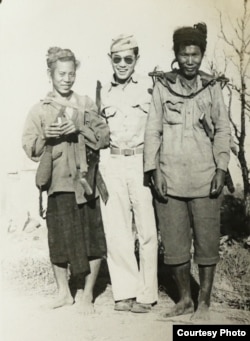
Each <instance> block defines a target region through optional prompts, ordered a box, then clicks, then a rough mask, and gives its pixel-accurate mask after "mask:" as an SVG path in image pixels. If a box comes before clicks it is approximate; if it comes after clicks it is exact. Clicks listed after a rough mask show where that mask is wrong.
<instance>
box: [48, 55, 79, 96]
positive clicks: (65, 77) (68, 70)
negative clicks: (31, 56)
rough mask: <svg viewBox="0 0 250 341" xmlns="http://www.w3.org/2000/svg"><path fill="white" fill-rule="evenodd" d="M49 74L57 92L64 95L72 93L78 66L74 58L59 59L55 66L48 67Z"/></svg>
mask: <svg viewBox="0 0 250 341" xmlns="http://www.w3.org/2000/svg"><path fill="white" fill-rule="evenodd" d="M48 74H49V77H50V78H51V80H52V85H53V91H54V92H55V93H57V94H59V95H60V96H63V97H65V96H67V95H69V94H70V90H71V88H72V86H73V85H74V82H75V78H76V66H75V63H74V62H73V61H72V60H68V61H60V60H57V61H56V62H55V64H54V65H53V68H51V69H48Z"/></svg>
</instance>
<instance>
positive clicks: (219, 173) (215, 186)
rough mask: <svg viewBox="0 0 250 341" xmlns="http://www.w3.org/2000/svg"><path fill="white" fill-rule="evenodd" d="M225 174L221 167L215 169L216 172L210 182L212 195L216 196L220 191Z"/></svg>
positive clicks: (223, 183)
mask: <svg viewBox="0 0 250 341" xmlns="http://www.w3.org/2000/svg"><path fill="white" fill-rule="evenodd" d="M225 175H226V172H225V171H223V170H222V169H219V168H218V169H217V170H216V173H215V175H214V177H213V180H212V183H211V190H210V194H211V196H213V197H218V196H219V195H220V194H221V191H222V189H223V187H224V185H225Z"/></svg>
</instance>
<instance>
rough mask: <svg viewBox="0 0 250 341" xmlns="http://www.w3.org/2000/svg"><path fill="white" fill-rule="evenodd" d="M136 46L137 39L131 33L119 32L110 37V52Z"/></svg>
mask: <svg viewBox="0 0 250 341" xmlns="http://www.w3.org/2000/svg"><path fill="white" fill-rule="evenodd" d="M134 47H138V44H137V41H136V40H135V38H134V36H133V35H125V34H120V35H119V36H118V37H116V38H114V39H112V43H111V46H110V52H111V53H113V52H119V51H125V50H130V49H133V48H134Z"/></svg>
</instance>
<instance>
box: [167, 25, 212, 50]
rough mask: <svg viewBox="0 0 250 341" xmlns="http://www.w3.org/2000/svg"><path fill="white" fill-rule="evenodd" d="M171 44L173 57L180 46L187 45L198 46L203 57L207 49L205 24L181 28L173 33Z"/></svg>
mask: <svg viewBox="0 0 250 341" xmlns="http://www.w3.org/2000/svg"><path fill="white" fill-rule="evenodd" d="M173 42H174V46H173V49H174V53H175V55H177V53H178V52H179V50H180V47H181V46H188V45H197V46H199V47H200V49H201V53H202V55H204V53H205V51H206V47H207V25H206V24H205V23H198V24H196V25H194V26H193V27H191V26H185V27H181V28H179V29H177V30H175V31H174V34H173Z"/></svg>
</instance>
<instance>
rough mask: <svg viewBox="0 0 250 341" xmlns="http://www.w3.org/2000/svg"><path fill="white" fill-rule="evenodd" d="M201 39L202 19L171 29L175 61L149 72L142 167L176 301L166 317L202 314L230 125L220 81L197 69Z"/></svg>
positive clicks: (215, 246)
mask: <svg viewBox="0 0 250 341" xmlns="http://www.w3.org/2000/svg"><path fill="white" fill-rule="evenodd" d="M206 39H207V27H206V25H205V24H203V23H199V24H197V25H194V27H182V28H179V29H177V30H176V31H175V32H174V34H173V42H174V53H175V60H174V62H177V63H178V66H179V68H178V69H174V70H173V71H171V72H168V73H162V74H161V77H158V78H157V80H156V83H155V87H154V90H153V95H152V102H151V107H150V111H149V117H148V122H147V126H146V133H145V148H144V160H145V163H144V171H145V172H146V173H149V174H150V175H151V176H152V182H153V184H154V187H155V190H156V193H157V198H156V200H155V205H156V212H157V218H158V221H159V228H160V232H161V237H162V242H163V245H164V249H165V255H164V262H165V264H167V265H169V266H170V269H171V271H172V274H173V277H174V279H175V281H176V287H177V290H178V293H179V302H178V303H177V304H176V305H175V306H174V308H173V309H172V310H171V311H169V312H167V313H166V315H165V316H166V317H171V316H176V315H183V314H189V313H192V316H191V318H192V319H200V318H202V319H208V318H209V306H210V296H211V290H212V284H213V279H214V273H215V269H216V263H217V262H218V261H219V238H220V207H221V203H222V189H223V186H224V181H225V172H226V170H227V167H228V163H229V152H230V135H231V131H230V125H229V119H228V114H227V111H226V108H225V104H224V101H223V95H222V91H221V87H220V84H219V83H218V82H216V80H215V79H213V77H212V76H210V75H208V74H206V73H204V72H202V71H200V66H201V63H202V59H203V56H204V53H205V50H206V44H207V41H206ZM174 62H173V63H174ZM173 63H172V64H173ZM191 228H192V229H191ZM192 237H193V238H192ZM192 242H193V246H194V255H193V256H194V261H195V262H196V263H197V264H198V268H199V280H200V293H199V297H198V306H197V309H196V311H195V312H194V304H193V301H192V298H191V290H190V260H191V251H190V250H191V243H192Z"/></svg>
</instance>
